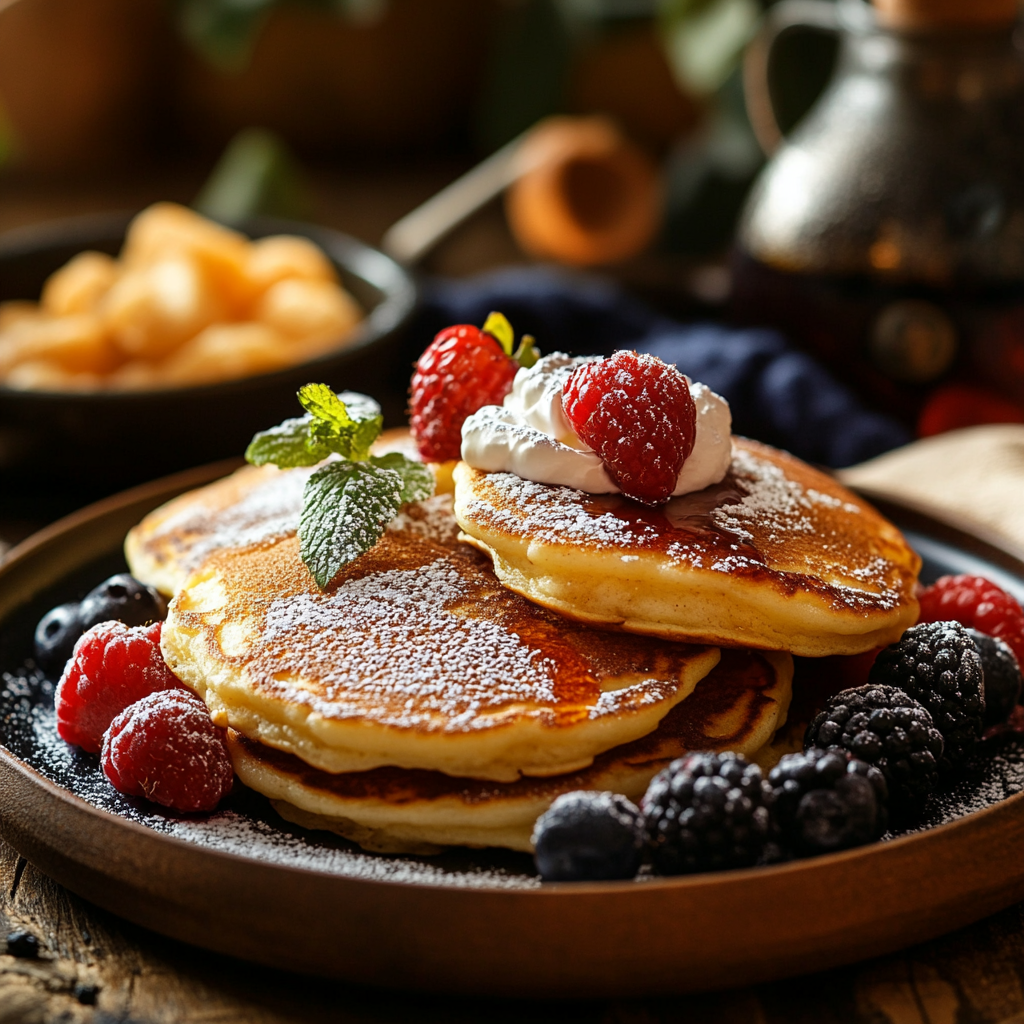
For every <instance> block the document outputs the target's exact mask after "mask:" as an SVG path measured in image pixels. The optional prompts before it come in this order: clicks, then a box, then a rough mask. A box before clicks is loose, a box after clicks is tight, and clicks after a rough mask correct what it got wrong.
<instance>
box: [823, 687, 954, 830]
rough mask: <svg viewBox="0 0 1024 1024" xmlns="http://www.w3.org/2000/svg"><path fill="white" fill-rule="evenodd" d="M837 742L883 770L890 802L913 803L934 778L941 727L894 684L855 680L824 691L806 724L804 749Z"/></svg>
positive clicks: (917, 803)
mask: <svg viewBox="0 0 1024 1024" xmlns="http://www.w3.org/2000/svg"><path fill="white" fill-rule="evenodd" d="M812 747H819V748H822V749H825V750H828V749H831V748H835V747H838V748H839V749H841V750H844V751H846V752H847V753H849V754H851V755H852V756H853V757H855V758H857V760H859V761H864V762H866V763H867V764H869V765H873V766H874V767H875V768H877V769H878V770H879V771H880V772H881V773H882V774H883V775H884V776H885V781H886V783H887V785H888V787H889V795H890V797H891V798H892V801H893V803H894V804H896V805H899V806H900V807H901V808H903V809H910V810H913V809H916V808H917V807H919V806H920V804H921V803H922V802H923V801H924V800H925V798H926V797H927V796H928V794H929V793H930V792H931V791H932V790H933V789H934V788H935V786H936V785H937V783H938V781H939V761H940V759H941V758H942V749H943V739H942V733H941V732H939V730H938V729H936V728H935V723H934V722H933V721H932V716H931V715H930V714H929V713H928V710H927V708H925V707H923V706H922V705H921V704H920V703H919V702H918V701H916V700H914V698H913V697H910V696H908V695H907V694H906V693H904V692H903V691H902V690H898V689H896V687H894V686H860V687H857V688H856V689H853V690H843V691H841V692H840V693H837V694H836V695H835V696H834V697H830V698H829V699H828V701H826V703H825V707H824V710H822V711H821V712H820V713H819V714H818V716H817V717H816V718H815V719H814V721H813V722H811V724H810V725H809V726H808V727H807V734H806V736H805V737H804V749H805V750H809V749H811V748H812Z"/></svg>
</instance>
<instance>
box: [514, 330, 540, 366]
mask: <svg viewBox="0 0 1024 1024" xmlns="http://www.w3.org/2000/svg"><path fill="white" fill-rule="evenodd" d="M512 358H513V359H514V360H515V361H516V362H517V363H518V364H519V365H520V366H521V367H522V368H523V369H524V370H528V369H529V368H530V367H531V366H533V365H535V364H536V362H537V360H538V359H540V352H538V351H537V339H536V338H535V337H534V336H533V335H532V334H524V335H523V336H522V337H521V338H520V339H519V348H517V349H516V351H515V355H514V356H513V357H512Z"/></svg>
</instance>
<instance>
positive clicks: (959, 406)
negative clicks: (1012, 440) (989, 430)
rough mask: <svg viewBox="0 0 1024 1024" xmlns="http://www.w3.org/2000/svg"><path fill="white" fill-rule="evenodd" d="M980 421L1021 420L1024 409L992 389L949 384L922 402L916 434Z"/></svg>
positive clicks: (929, 433) (932, 432) (968, 425)
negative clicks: (923, 403) (922, 406)
mask: <svg viewBox="0 0 1024 1024" xmlns="http://www.w3.org/2000/svg"><path fill="white" fill-rule="evenodd" d="M982 423H1024V409H1022V408H1021V407H1020V406H1019V405H1017V403H1016V402H1011V401H1010V400H1009V399H1008V398H1004V397H1003V396H1002V395H997V394H996V393H995V392H994V391H988V390H986V389H985V388H978V387H974V386H972V385H970V384H949V385H947V386H946V387H942V388H936V390H935V391H933V392H932V394H931V397H930V398H929V399H928V401H927V402H926V403H925V406H924V408H923V409H922V410H921V415H920V417H919V418H918V421H917V436H918V437H931V436H932V435H934V434H943V433H945V432H946V431H947V430H959V429H960V428H961V427H976V426H979V425H981V424H982Z"/></svg>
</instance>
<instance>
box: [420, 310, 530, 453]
mask: <svg viewBox="0 0 1024 1024" xmlns="http://www.w3.org/2000/svg"><path fill="white" fill-rule="evenodd" d="M512 344H513V333H512V327H511V325H510V324H509V322H508V320H506V319H505V317H503V316H502V315H501V314H500V313H492V314H491V315H490V316H489V317H488V318H487V321H486V322H485V323H484V326H483V329H481V328H479V327H474V326H472V325H471V324H456V325H455V326H454V327H447V328H445V329H444V330H443V331H441V333H440V334H438V335H437V336H436V337H435V338H434V340H433V341H432V342H431V343H430V345H428V346H427V349H426V351H425V352H424V353H423V355H421V356H420V358H419V360H418V361H417V363H416V371H415V372H414V373H413V375H412V385H411V389H410V397H409V420H410V426H411V428H412V436H413V439H414V440H415V442H416V446H417V448H418V449H419V452H420V455H421V456H422V457H423V458H424V459H425V460H427V461H428V462H447V461H448V460H450V459H457V458H459V455H460V452H461V449H462V424H463V423H465V421H466V418H467V417H468V416H470V415H472V414H473V413H474V412H476V411H477V409H480V408H482V407H483V406H485V405H501V403H502V402H503V401H504V399H505V396H506V395H507V394H508V393H509V391H510V390H511V389H512V381H513V380H514V378H515V375H516V371H518V370H519V368H520V367H523V366H532V365H533V364H534V363H535V362H536V361H537V354H536V352H535V351H534V349H533V339H532V338H531V337H530V336H529V335H526V336H524V337H523V339H522V342H521V344H520V346H519V349H518V351H517V352H516V354H515V355H514V356H513V355H512Z"/></svg>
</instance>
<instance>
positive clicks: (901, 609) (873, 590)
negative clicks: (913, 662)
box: [455, 438, 921, 657]
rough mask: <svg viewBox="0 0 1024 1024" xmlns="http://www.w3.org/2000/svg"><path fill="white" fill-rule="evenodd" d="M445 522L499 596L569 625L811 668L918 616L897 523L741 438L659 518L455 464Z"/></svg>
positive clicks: (604, 498) (873, 643) (620, 503)
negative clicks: (479, 561) (809, 661)
mask: <svg viewBox="0 0 1024 1024" xmlns="http://www.w3.org/2000/svg"><path fill="white" fill-rule="evenodd" d="M455 515H456V518H457V519H458V521H459V525H460V526H461V527H462V529H463V531H464V535H465V539H466V540H468V541H469V542H470V543H472V544H474V545H476V546H477V547H479V548H480V549H481V550H482V551H485V552H486V553H488V554H489V555H490V556H491V557H492V559H493V562H494V568H495V572H496V573H497V575H498V578H499V579H500V580H501V582H502V583H504V584H505V586H507V587H510V588H511V589H512V590H515V591H516V592H517V593H520V594H523V595H524V596H526V597H528V598H529V599H530V600H531V601H534V602H536V603H537V604H539V605H542V606H544V607H546V608H551V609H553V610H555V611H557V612H560V613H561V614H563V615H566V616H570V617H572V618H574V619H578V620H580V621H582V622H589V623H595V624H600V625H603V626H610V627H617V628H620V629H623V630H627V631H630V632H635V633H648V634H652V635H654V636H661V637H674V638H677V639H686V640H690V641H694V642H698V641H700V642H705V643H713V644H723V645H730V646H740V647H755V648H760V649H763V650H780V651H790V652H792V653H793V654H802V655H807V656H811V657H820V656H824V655H829V654H857V653H859V652H861V651H866V650H870V649H871V648H872V647H880V646H884V645H886V644H889V643H892V642H893V641H895V640H897V639H899V637H900V636H901V635H902V633H903V631H904V630H905V629H906V628H907V627H908V626H911V625H913V624H914V623H915V622H916V621H917V613H918V605H917V600H916V599H915V597H914V585H915V583H916V581H917V573H918V570H919V568H920V564H921V563H920V559H919V558H918V556H917V555H916V554H915V552H914V551H912V550H911V548H910V547H909V546H908V544H907V542H906V541H905V540H904V539H903V536H902V535H901V534H900V532H899V531H898V530H897V529H896V527H894V526H893V525H892V524H891V523H889V522H888V521H887V520H885V519H884V518H883V517H882V516H881V515H879V514H878V512H876V511H875V510H874V509H873V508H872V507H871V506H870V505H868V504H867V503H866V502H865V501H863V500H862V499H860V498H857V497H856V496H855V495H853V494H852V493H850V492H849V491H847V490H846V489H845V488H844V487H841V486H840V485H839V484H837V483H836V481H835V480H833V479H832V478H831V477H829V476H826V475H825V474H824V473H820V472H818V471H817V470H815V469H813V468H811V467H810V466H808V465H807V464H806V463H803V462H801V461H800V460H799V459H796V458H794V457H793V456H791V455H788V454H786V453H785V452H780V451H777V450H776V449H774V448H770V447H768V446H767V445H763V444H758V443H757V442H755V441H748V440H746V439H743V438H734V439H733V461H732V466H731V467H730V470H729V472H728V474H727V475H726V477H725V479H724V480H723V481H722V483H721V484H716V485H714V486H712V487H709V488H707V489H706V490H703V491H699V492H697V493H694V494H688V495H684V496H682V497H680V498H673V499H671V500H670V501H669V502H668V503H667V504H666V505H664V506H662V507H660V508H658V509H650V508H646V507H644V506H642V505H639V504H637V503H635V502H632V501H629V500H628V499H626V498H623V497H621V496H619V495H592V494H585V493H583V492H582V491H577V490H574V489H571V488H567V487H554V486H549V485H547V484H536V483H531V482H529V481H525V480H522V479H520V478H519V477H517V476H514V475H512V474H510V473H483V472H480V471H479V470H475V469H472V468H471V467H470V466H467V465H466V464H465V463H461V464H460V465H459V466H457V467H456V470H455Z"/></svg>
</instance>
